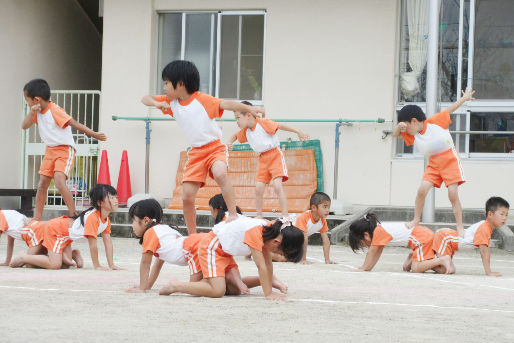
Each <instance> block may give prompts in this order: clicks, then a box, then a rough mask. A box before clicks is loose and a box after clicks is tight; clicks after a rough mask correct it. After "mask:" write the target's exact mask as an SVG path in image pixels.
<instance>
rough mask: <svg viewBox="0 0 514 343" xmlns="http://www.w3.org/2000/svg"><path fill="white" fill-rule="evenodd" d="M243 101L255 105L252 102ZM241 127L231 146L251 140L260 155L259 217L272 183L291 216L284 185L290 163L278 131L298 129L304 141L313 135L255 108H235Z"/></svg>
mask: <svg viewBox="0 0 514 343" xmlns="http://www.w3.org/2000/svg"><path fill="white" fill-rule="evenodd" d="M242 103H243V104H245V105H247V106H250V107H252V104H251V103H250V102H248V101H243V102H242ZM234 114H235V117H236V122H237V126H239V128H240V129H241V130H240V131H239V132H237V133H236V134H234V135H232V137H230V139H229V142H228V146H229V149H230V150H231V149H232V144H233V143H234V142H235V141H236V140H238V141H239V142H240V143H245V142H248V143H249V144H250V146H251V148H252V150H253V151H255V152H257V153H258V154H259V167H258V170H257V184H256V185H255V209H256V211H257V218H262V201H263V196H264V191H265V189H266V185H268V184H271V186H272V187H273V190H274V191H275V194H276V195H277V197H278V200H279V202H280V208H281V210H282V216H283V217H287V216H288V212H287V198H286V195H285V192H284V188H283V187H282V183H283V182H286V181H287V179H288V176H287V166H286V162H285V160H284V155H283V154H282V151H281V150H280V141H279V139H278V136H277V131H278V130H283V131H289V132H294V133H296V134H297V135H298V138H299V139H300V140H302V141H306V140H309V135H307V134H305V133H303V132H302V131H300V130H298V129H295V128H293V127H290V126H288V125H284V124H281V123H277V122H274V121H272V120H269V119H263V118H259V117H258V116H257V115H256V113H255V111H234Z"/></svg>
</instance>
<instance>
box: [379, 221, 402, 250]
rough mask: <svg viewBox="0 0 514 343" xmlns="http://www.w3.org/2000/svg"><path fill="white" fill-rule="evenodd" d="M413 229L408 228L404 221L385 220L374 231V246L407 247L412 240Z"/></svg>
mask: <svg viewBox="0 0 514 343" xmlns="http://www.w3.org/2000/svg"><path fill="white" fill-rule="evenodd" d="M411 233H412V229H408V228H407V226H405V223H404V222H383V223H380V225H377V227H376V228H375V230H374V231H373V238H372V240H371V245H372V246H381V247H383V246H386V245H388V246H397V247H406V246H408V245H409V242H410V241H411Z"/></svg>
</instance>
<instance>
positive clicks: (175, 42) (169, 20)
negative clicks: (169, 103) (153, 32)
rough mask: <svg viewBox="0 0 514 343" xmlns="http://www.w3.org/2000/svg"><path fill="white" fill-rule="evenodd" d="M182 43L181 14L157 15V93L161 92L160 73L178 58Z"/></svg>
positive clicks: (162, 84)
mask: <svg viewBox="0 0 514 343" xmlns="http://www.w3.org/2000/svg"><path fill="white" fill-rule="evenodd" d="M181 45H182V14H180V13H165V14H161V15H160V16H159V56H158V63H157V90H156V92H157V93H159V94H160V93H162V92H163V90H162V89H163V86H164V83H163V82H162V77H161V73H162V70H163V69H164V67H165V66H166V65H167V64H168V63H170V62H171V61H174V60H179V59H180V55H181Z"/></svg>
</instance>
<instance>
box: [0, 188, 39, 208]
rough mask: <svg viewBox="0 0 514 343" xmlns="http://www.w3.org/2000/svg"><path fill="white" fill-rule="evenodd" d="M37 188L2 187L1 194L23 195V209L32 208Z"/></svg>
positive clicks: (9, 195)
mask: <svg viewBox="0 0 514 343" xmlns="http://www.w3.org/2000/svg"><path fill="white" fill-rule="evenodd" d="M36 193H37V190H36V189H0V196H4V197H13V196H18V197H21V209H22V210H24V211H30V210H32V198H33V197H35V196H36Z"/></svg>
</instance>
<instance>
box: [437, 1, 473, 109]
mask: <svg viewBox="0 0 514 343" xmlns="http://www.w3.org/2000/svg"><path fill="white" fill-rule="evenodd" d="M466 22H467V21H466ZM466 26H467V25H465V27H464V30H467V27H466ZM439 30H440V32H439V35H440V37H441V40H440V45H439V48H440V51H439V59H440V61H439V82H440V83H439V85H440V89H439V92H440V101H445V102H453V101H456V100H457V99H456V94H457V71H458V57H459V55H458V49H459V2H458V1H444V2H443V6H441V17H440V25H439ZM466 45H467V44H466Z"/></svg>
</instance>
